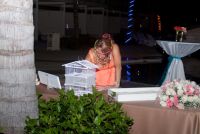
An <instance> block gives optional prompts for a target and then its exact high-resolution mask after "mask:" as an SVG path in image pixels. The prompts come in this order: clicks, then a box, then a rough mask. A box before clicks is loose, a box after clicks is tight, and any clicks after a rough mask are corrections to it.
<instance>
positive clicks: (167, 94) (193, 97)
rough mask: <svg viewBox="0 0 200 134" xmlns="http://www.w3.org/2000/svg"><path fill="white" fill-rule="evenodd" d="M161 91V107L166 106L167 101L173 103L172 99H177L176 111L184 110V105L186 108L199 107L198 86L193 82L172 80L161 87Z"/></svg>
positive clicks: (199, 88)
mask: <svg viewBox="0 0 200 134" xmlns="http://www.w3.org/2000/svg"><path fill="white" fill-rule="evenodd" d="M161 89H162V90H161V93H160V94H161V96H159V97H160V105H161V106H163V107H166V106H167V103H166V102H167V99H170V101H172V102H174V99H178V105H176V107H177V108H178V109H184V107H185V105H186V103H187V106H191V107H195V108H196V107H199V106H200V94H199V92H200V86H199V85H197V84H196V82H194V81H189V80H173V81H171V82H167V83H165V84H164V85H162V86H161ZM177 97H178V98H177ZM175 101H177V100H175ZM188 103H189V105H188Z"/></svg>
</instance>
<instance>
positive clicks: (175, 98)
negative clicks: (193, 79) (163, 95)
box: [174, 95, 178, 106]
mask: <svg viewBox="0 0 200 134" xmlns="http://www.w3.org/2000/svg"><path fill="white" fill-rule="evenodd" d="M174 105H175V106H177V105H178V96H177V95H174Z"/></svg>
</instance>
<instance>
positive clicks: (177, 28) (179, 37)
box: [174, 26, 187, 41]
mask: <svg viewBox="0 0 200 134" xmlns="http://www.w3.org/2000/svg"><path fill="white" fill-rule="evenodd" d="M174 30H175V31H176V41H182V40H183V35H185V34H186V33H187V29H186V28H185V27H180V26H175V27H174Z"/></svg>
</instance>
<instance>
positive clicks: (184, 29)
mask: <svg viewBox="0 0 200 134" xmlns="http://www.w3.org/2000/svg"><path fill="white" fill-rule="evenodd" d="M174 30H175V31H182V32H184V33H186V32H187V29H186V28H185V27H181V26H175V27H174Z"/></svg>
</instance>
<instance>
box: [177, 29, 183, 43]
mask: <svg viewBox="0 0 200 134" xmlns="http://www.w3.org/2000/svg"><path fill="white" fill-rule="evenodd" d="M176 41H177V42H182V41H183V31H176Z"/></svg>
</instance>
